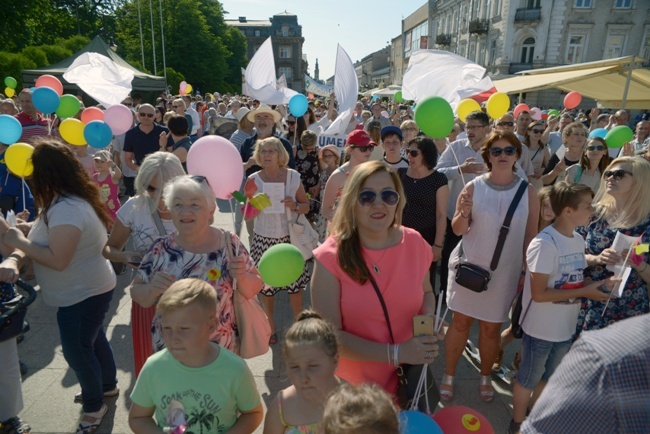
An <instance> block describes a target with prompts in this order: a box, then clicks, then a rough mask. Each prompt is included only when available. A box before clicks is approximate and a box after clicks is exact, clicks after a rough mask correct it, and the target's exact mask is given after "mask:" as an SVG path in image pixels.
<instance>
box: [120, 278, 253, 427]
mask: <svg viewBox="0 0 650 434" xmlns="http://www.w3.org/2000/svg"><path fill="white" fill-rule="evenodd" d="M216 303H217V301H216V295H215V292H214V288H213V287H212V286H210V284H208V283H207V282H204V281H202V280H199V279H182V280H179V281H178V282H175V283H174V284H173V285H172V286H170V287H169V289H167V291H165V293H164V294H163V295H162V296H161V297H160V301H159V302H158V305H157V307H156V313H157V315H160V317H161V319H162V333H163V339H164V341H165V349H164V350H162V351H160V352H158V353H156V354H154V355H153V356H151V357H149V359H148V360H147V362H146V363H145V364H144V367H143V368H142V371H141V372H140V376H139V377H138V380H137V382H136V383H135V387H134V389H133V392H132V393H131V400H132V401H133V404H132V405H131V410H130V411H129V426H130V427H131V429H132V430H133V432H135V433H136V434H140V433H162V432H163V429H165V432H174V430H175V429H177V428H179V427H180V428H181V431H179V432H182V429H183V428H186V429H187V430H189V431H192V432H202V433H204V434H207V433H225V432H229V433H252V432H253V431H254V430H255V428H257V427H258V426H259V424H260V423H261V422H262V417H263V410H262V404H261V401H260V395H259V393H258V391H257V388H256V386H255V381H254V379H253V374H252V373H251V371H250V370H249V369H248V366H247V365H246V362H244V361H243V360H242V359H240V358H239V357H238V356H236V355H235V354H233V353H231V352H230V351H228V350H227V349H225V348H221V347H219V346H218V345H217V344H215V343H213V342H210V335H211V333H212V332H213V331H214V327H216V323H215V315H216ZM154 415H155V420H154V419H153V418H152V416H154Z"/></svg>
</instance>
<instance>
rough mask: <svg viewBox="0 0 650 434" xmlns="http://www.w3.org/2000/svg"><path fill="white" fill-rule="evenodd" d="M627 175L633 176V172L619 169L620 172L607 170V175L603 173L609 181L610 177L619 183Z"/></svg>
mask: <svg viewBox="0 0 650 434" xmlns="http://www.w3.org/2000/svg"><path fill="white" fill-rule="evenodd" d="M625 175H630V176H632V172H630V171H628V170H625V169H618V170H606V171H605V173H603V176H604V177H605V179H607V178H609V177H613V178H614V181H619V180H620V179H621V178H623V177H624V176H625Z"/></svg>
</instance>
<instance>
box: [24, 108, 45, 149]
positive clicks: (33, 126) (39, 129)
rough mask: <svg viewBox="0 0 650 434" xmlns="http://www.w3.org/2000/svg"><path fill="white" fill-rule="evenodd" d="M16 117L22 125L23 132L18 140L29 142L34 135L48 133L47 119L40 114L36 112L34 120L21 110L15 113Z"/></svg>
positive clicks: (32, 139)
mask: <svg viewBox="0 0 650 434" xmlns="http://www.w3.org/2000/svg"><path fill="white" fill-rule="evenodd" d="M16 119H18V121H19V122H20V125H22V127H23V134H22V135H21V136H20V139H19V140H18V141H19V142H22V143H29V144H31V143H32V142H33V141H34V139H35V138H36V137H39V136H47V135H48V123H49V119H45V118H44V117H43V116H41V115H40V114H37V115H36V120H34V119H33V118H32V117H31V116H30V115H28V114H27V113H25V112H21V113H18V114H17V115H16Z"/></svg>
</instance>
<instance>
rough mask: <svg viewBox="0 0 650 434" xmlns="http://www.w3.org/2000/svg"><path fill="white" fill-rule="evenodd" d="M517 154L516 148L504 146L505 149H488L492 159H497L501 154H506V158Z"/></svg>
mask: <svg viewBox="0 0 650 434" xmlns="http://www.w3.org/2000/svg"><path fill="white" fill-rule="evenodd" d="M516 153H517V148H515V147H514V146H506V147H505V148H490V155H492V156H493V157H499V156H501V154H506V155H507V156H508V157H512V156H513V155H515V154H516Z"/></svg>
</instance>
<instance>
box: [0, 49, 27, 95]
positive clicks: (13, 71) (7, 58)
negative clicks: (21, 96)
mask: <svg viewBox="0 0 650 434" xmlns="http://www.w3.org/2000/svg"><path fill="white" fill-rule="evenodd" d="M33 68H36V63H34V62H33V61H32V60H31V59H29V58H28V57H27V56H25V55H24V54H22V53H7V52H5V51H0V75H1V76H2V77H3V78H4V77H6V76H8V75H10V76H12V77H13V78H15V79H16V81H18V86H17V87H16V93H18V92H20V90H21V89H22V88H23V82H22V80H21V78H20V77H21V76H20V72H21V71H22V70H23V69H33Z"/></svg>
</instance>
